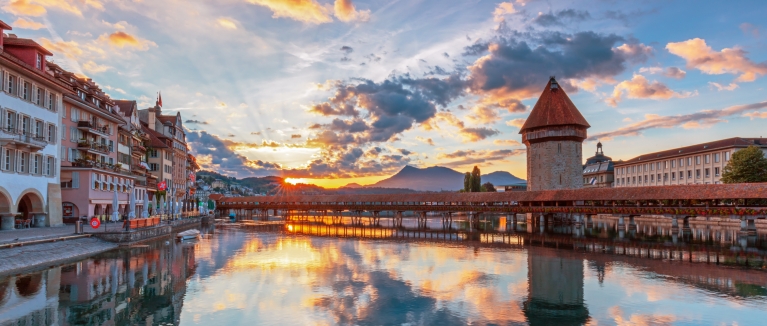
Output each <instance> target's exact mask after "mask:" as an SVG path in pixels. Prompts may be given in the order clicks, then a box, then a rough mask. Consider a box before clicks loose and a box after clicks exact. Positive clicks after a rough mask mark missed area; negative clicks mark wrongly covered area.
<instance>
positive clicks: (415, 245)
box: [0, 224, 767, 325]
mask: <svg viewBox="0 0 767 326" xmlns="http://www.w3.org/2000/svg"><path fill="white" fill-rule="evenodd" d="M494 228H498V226H497V225H496V226H494ZM330 230H332V228H330V227H329V226H326V225H314V224H313V225H291V226H290V227H289V228H286V229H285V230H284V231H281V232H277V231H265V230H256V229H251V228H244V227H218V228H213V227H210V228H206V229H204V230H203V232H204V233H205V236H204V237H203V238H202V239H200V240H198V241H192V242H184V243H179V242H176V241H172V240H160V241H154V242H150V243H147V244H145V245H138V246H133V247H131V248H123V249H118V250H114V251H110V252H106V253H103V254H99V255H96V256H93V257H90V258H87V259H84V260H81V261H78V262H73V263H69V264H65V265H63V266H58V267H53V268H49V269H46V270H41V271H37V272H33V273H29V274H24V275H17V276H12V277H6V278H4V279H2V280H0V325H337V324H342V325H352V324H354V325H488V324H490V325H515V324H520V325H522V324H531V325H581V324H590V325H666V324H667V325H734V324H737V325H757V324H763V323H764V321H765V320H767V308H765V307H767V305H765V303H767V272H764V271H763V270H761V268H758V267H757V268H744V267H742V266H722V265H717V264H714V263H700V262H690V261H689V260H688V259H686V258H685V257H687V256H684V255H683V254H682V255H681V256H677V259H674V258H673V257H668V258H664V257H655V258H646V257H644V256H643V254H642V253H641V252H640V253H638V254H635V255H632V254H626V253H623V254H617V253H616V252H608V251H606V250H594V248H591V250H589V248H580V249H577V248H576V249H573V248H568V249H562V248H560V249H556V248H550V247H552V246H555V245H552V244H551V243H553V242H551V243H548V244H547V243H546V242H545V241H543V242H542V244H541V245H540V246H536V245H532V246H531V245H519V243H520V239H522V238H520V237H517V236H514V235H510V234H508V233H503V232H501V233H492V234H485V235H479V236H474V235H471V234H469V233H460V232H456V233H450V232H447V233H439V232H431V233H430V232H423V233H418V232H416V231H413V232H412V233H411V235H412V237H410V238H399V239H395V238H390V237H389V238H385V237H388V236H390V235H391V234H393V233H395V232H401V231H397V230H394V229H388V228H386V227H383V228H351V229H350V228H346V232H347V233H346V234H345V235H341V233H339V232H340V231H338V230H336V231H335V232H336V233H333V232H331V231H330ZM351 230H354V231H351ZM358 230H363V231H364V230H368V231H364V232H368V233H366V234H361V233H360V234H355V235H352V234H350V233H349V232H363V231H358ZM371 230H372V231H371ZM536 233H537V230H536ZM416 234H418V237H415V236H416ZM434 234H437V236H436V238H435V236H434ZM440 234H441V235H442V238H440ZM467 234H469V235H467ZM524 234H526V233H524V232H523V231H517V235H524ZM552 236H553V238H551V239H557V238H556V235H554V234H552ZM413 237H415V238H413ZM568 237H571V236H568ZM614 237H617V235H614ZM566 238H567V237H566ZM586 238H588V237H586ZM627 238H628V237H627ZM563 239H564V238H563ZM637 241H639V240H637V239H634V240H632V239H625V240H623V242H621V243H624V244H628V245H629V247H630V246H631V244H632V243H633V244H637ZM664 241H665V242H670V241H671V239H670V238H669V239H668V240H664ZM533 243H534V242H533ZM567 243H569V242H567ZM562 244H563V245H564V244H565V242H562ZM735 244H736V245H737V242H736V243H735ZM556 246H559V244H556ZM719 247H721V246H719ZM696 248H697V249H696V250H700V249H701V248H702V247H700V246H697V247H696ZM690 257H697V256H694V255H693V256H690ZM723 260H724V259H723ZM696 261H700V259H697V258H696ZM752 267H753V266H752Z"/></svg>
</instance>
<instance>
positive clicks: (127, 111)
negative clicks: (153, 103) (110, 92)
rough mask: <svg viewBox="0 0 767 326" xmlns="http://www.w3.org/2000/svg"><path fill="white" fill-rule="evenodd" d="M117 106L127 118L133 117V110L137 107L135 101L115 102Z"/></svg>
mask: <svg viewBox="0 0 767 326" xmlns="http://www.w3.org/2000/svg"><path fill="white" fill-rule="evenodd" d="M114 102H115V105H117V107H119V108H120V112H122V114H123V115H124V116H126V117H130V116H131V115H133V108H134V107H136V101H135V100H114Z"/></svg>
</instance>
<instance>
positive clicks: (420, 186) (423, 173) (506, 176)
mask: <svg viewBox="0 0 767 326" xmlns="http://www.w3.org/2000/svg"><path fill="white" fill-rule="evenodd" d="M524 181H525V180H522V179H520V178H517V177H515V176H514V175H512V174H511V173H508V172H503V171H498V172H493V173H489V174H486V175H483V176H482V183H485V182H490V183H492V184H493V185H507V184H512V183H519V182H524ZM368 187H379V188H407V189H413V190H418V191H442V190H448V191H457V190H460V189H462V188H463V173H461V172H458V171H456V170H453V169H450V168H446V167H441V166H433V167H429V168H424V169H419V168H416V167H412V166H409V165H408V166H405V167H404V168H402V170H400V171H399V172H397V174H395V175H393V176H391V177H390V178H387V179H384V180H381V181H379V182H376V183H374V184H372V185H370V186H368Z"/></svg>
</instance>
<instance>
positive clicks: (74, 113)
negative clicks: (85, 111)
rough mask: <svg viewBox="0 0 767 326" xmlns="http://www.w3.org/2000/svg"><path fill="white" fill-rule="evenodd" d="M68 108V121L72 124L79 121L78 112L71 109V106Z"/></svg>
mask: <svg viewBox="0 0 767 326" xmlns="http://www.w3.org/2000/svg"><path fill="white" fill-rule="evenodd" d="M69 108H70V110H71V111H70V112H69V120H70V121H72V122H77V121H80V110H78V109H76V108H73V107H71V106H70V107H69Z"/></svg>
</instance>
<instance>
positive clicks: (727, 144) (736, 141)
mask: <svg viewBox="0 0 767 326" xmlns="http://www.w3.org/2000/svg"><path fill="white" fill-rule="evenodd" d="M756 143H759V144H756ZM751 145H756V146H759V147H762V148H767V139H761V138H742V137H734V138H727V139H721V140H716V141H712V142H708V143H703V144H697V145H692V146H686V147H679V148H674V149H669V150H665V151H661V152H655V153H649V154H643V155H640V156H637V157H635V158H632V159H630V160H627V161H618V162H615V165H626V164H633V163H639V162H648V161H653V160H659V159H666V158H671V157H677V156H685V155H690V154H694V153H700V152H709V151H712V150H716V149H726V148H733V147H741V148H745V147H748V146H751Z"/></svg>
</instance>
